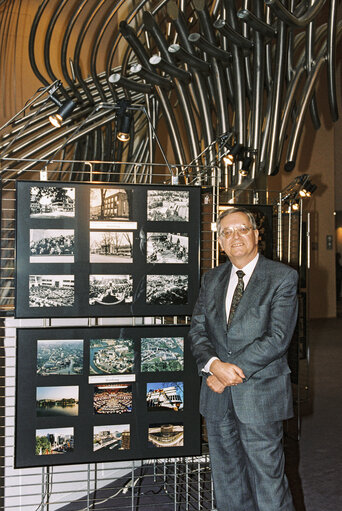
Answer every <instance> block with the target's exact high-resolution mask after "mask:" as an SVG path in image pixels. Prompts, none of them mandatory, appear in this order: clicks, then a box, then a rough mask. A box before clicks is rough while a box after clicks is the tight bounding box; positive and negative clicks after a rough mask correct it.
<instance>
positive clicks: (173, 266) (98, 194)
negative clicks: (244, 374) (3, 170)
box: [15, 181, 200, 318]
mask: <svg viewBox="0 0 342 511" xmlns="http://www.w3.org/2000/svg"><path fill="white" fill-rule="evenodd" d="M16 185H17V222H16V229H17V231H16V240H17V251H16V284H17V285H16V290H17V293H16V309H15V310H16V317H18V318H26V317H27V318H31V317H102V316H112V317H113V316H139V315H142V316H145V315H146V316H147V315H166V314H167V315H187V314H191V313H192V310H193V307H194V304H195V301H196V298H197V295H198V289H199V263H198V262H199V238H200V189H199V187H195V186H183V187H182V186H173V187H172V186H165V185H163V186H157V185H156V186H152V185H151V186H145V185H109V184H108V185H99V184H89V183H75V184H67V185H66V184H65V183H61V182H51V181H50V182H34V181H29V182H27V181H18V182H17V183H16Z"/></svg>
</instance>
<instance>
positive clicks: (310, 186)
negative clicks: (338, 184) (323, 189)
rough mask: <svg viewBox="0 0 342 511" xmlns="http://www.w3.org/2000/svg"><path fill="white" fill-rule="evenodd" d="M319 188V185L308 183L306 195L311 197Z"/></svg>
mask: <svg viewBox="0 0 342 511" xmlns="http://www.w3.org/2000/svg"><path fill="white" fill-rule="evenodd" d="M316 190H317V185H315V184H313V183H308V184H307V185H306V187H305V196H306V197H311V195H312V194H313V193H314V192H315V191H316Z"/></svg>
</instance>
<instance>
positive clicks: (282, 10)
mask: <svg viewBox="0 0 342 511" xmlns="http://www.w3.org/2000/svg"><path fill="white" fill-rule="evenodd" d="M265 4H266V5H268V6H269V7H271V9H272V10H273V12H274V14H276V16H278V18H279V19H281V20H282V21H283V22H284V23H286V25H292V26H295V27H305V26H306V25H307V24H308V23H310V21H312V20H313V19H314V18H315V17H316V16H317V14H318V13H319V11H320V10H321V9H322V7H323V5H324V4H325V0H316V2H315V3H314V4H313V5H311V6H310V7H309V8H308V9H307V11H306V12H305V14H303V15H301V16H299V17H297V16H295V15H293V14H292V13H291V12H290V11H289V10H288V9H286V7H284V5H283V4H282V3H281V2H280V0H265Z"/></svg>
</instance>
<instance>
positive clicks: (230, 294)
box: [202, 254, 259, 373]
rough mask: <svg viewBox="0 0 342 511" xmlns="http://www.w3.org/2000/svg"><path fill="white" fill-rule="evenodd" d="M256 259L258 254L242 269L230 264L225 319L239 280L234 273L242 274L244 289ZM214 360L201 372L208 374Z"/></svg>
mask: <svg viewBox="0 0 342 511" xmlns="http://www.w3.org/2000/svg"><path fill="white" fill-rule="evenodd" d="M258 259H259V254H257V255H256V256H255V257H254V259H252V260H251V261H250V262H249V263H248V264H246V266H244V267H243V268H237V267H236V266H234V264H232V271H231V272H230V279H229V284H228V288H227V294H226V316H227V319H228V318H229V312H230V306H231V304H232V300H233V294H234V291H235V288H236V286H237V283H238V280H239V279H238V276H237V275H236V272H237V271H238V270H242V271H243V272H244V276H243V284H244V289H246V287H247V285H248V282H249V279H250V278H251V276H252V273H253V271H254V268H255V267H256V264H257V262H258ZM214 360H219V358H218V357H211V358H210V359H209V360H208V362H207V363H206V364H205V366H204V368H203V369H202V371H203V372H204V373H210V366H211V364H212V362H213V361H214Z"/></svg>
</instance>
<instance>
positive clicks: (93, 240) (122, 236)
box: [90, 231, 133, 263]
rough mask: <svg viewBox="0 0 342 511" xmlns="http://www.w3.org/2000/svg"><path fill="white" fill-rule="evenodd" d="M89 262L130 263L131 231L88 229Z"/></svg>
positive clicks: (131, 260)
mask: <svg viewBox="0 0 342 511" xmlns="http://www.w3.org/2000/svg"><path fill="white" fill-rule="evenodd" d="M90 262H91V263H132V262H133V233H132V232H115V231H100V232H99V231H90Z"/></svg>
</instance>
